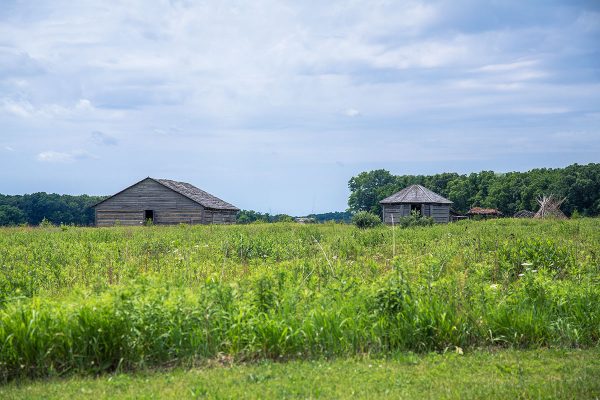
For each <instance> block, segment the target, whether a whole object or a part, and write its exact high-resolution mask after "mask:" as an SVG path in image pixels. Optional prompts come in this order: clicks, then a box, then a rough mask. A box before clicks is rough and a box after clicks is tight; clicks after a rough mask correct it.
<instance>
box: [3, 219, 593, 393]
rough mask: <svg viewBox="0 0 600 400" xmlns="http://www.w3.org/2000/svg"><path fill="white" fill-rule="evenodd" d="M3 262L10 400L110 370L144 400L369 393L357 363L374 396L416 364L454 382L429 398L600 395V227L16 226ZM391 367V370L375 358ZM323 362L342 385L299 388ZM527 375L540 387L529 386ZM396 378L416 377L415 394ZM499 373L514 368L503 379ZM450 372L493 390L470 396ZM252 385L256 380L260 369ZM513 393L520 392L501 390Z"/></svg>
mask: <svg viewBox="0 0 600 400" xmlns="http://www.w3.org/2000/svg"><path fill="white" fill-rule="evenodd" d="M0 268H1V269H0V382H3V383H2V385H4V386H3V387H2V388H1V389H0V394H2V393H4V394H5V395H6V397H17V398H18V397H28V396H27V393H29V394H30V395H31V396H33V397H35V396H36V395H35V393H38V392H39V393H42V390H48V391H49V392H47V393H48V394H49V396H50V394H51V393H52V390H56V391H57V392H56V394H57V396H58V394H60V393H62V391H63V390H64V391H66V392H65V393H67V392H68V391H69V390H74V391H78V390H80V388H87V389H85V390H88V389H89V390H91V391H92V392H91V393H92V395H91V396H92V397H93V396H94V395H93V393H96V392H98V391H100V392H102V390H109V389H110V388H111V387H112V386H111V385H113V383H110V382H112V381H110V379H111V377H112V378H114V379H116V380H122V381H124V382H127V384H123V385H124V386H123V387H124V389H123V390H124V392H123V393H122V394H123V396H125V397H127V396H130V397H144V396H146V394H144V393H146V392H143V391H142V392H139V393H137V394H138V395H139V396H138V395H136V392H131V391H130V390H134V388H135V390H143V388H142V387H141V386H144V385H145V387H146V389H148V388H152V387H154V389H155V392H154V393H160V392H161V390H163V389H164V390H167V388H163V389H161V385H166V383H161V382H163V381H164V380H165V379H167V378H166V376H170V377H171V378H169V379H175V380H178V382H180V383H181V385H182V388H185V393H187V395H188V396H191V397H193V396H195V394H194V393H196V392H194V391H193V390H195V389H194V387H195V386H194V385H196V383H197V386H198V387H199V388H200V389H198V390H199V392H198V393H204V394H205V395H211V396H212V395H215V393H217V392H218V393H220V394H219V395H218V396H217V397H225V398H227V397H236V393H237V392H236V390H241V389H240V388H237V389H236V387H237V386H236V387H233V386H232V387H230V389H227V388H228V387H229V386H227V384H224V385H223V386H222V387H220V389H219V390H220V392H219V391H217V392H215V390H217V389H214V388H212V386H211V385H212V384H211V383H210V382H211V379H209V378H210V377H211V376H212V375H214V377H213V378H215V379H217V376H219V377H220V378H219V379H223V380H224V382H227V380H228V379H230V380H235V379H236V378H235V377H236V376H242V377H248V376H255V377H256V379H259V380H260V379H262V378H260V377H261V376H267V375H268V376H274V377H279V378H277V379H275V378H274V379H267V378H265V382H266V383H265V384H266V385H267V386H265V388H267V389H268V388H269V387H270V388H271V389H269V390H273V392H260V391H259V392H252V391H249V392H246V393H247V394H248V395H249V396H250V397H252V396H254V397H265V396H267V397H268V396H271V395H272V396H277V397H286V396H287V397H320V396H325V397H347V396H351V395H356V396H358V397H361V396H363V397H366V396H367V395H368V393H369V391H365V392H364V393H363V392H355V393H354V394H352V393H350V392H347V391H345V390H346V389H348V390H350V389H349V388H350V386H351V385H350V386H349V383H350V382H346V383H344V382H345V380H347V379H349V378H348V377H350V376H353V375H352V374H353V373H352V371H354V370H356V369H358V370H362V369H364V374H363V375H365V376H363V375H361V376H363V378H361V379H367V377H368V376H369V374H370V373H371V372H370V371H373V375H372V377H373V379H372V380H371V381H369V382H371V383H369V382H366V381H365V383H364V386H361V387H362V389H361V390H364V389H368V388H369V384H373V382H379V383H378V384H377V385H375V386H377V388H378V389H377V390H385V386H389V390H390V392H389V393H388V394H390V396H396V397H398V396H401V395H405V396H409V397H410V394H411V393H412V392H411V390H417V389H419V388H420V387H421V386H419V385H424V384H425V383H424V382H425V381H423V380H422V378H419V377H417V375H415V376H413V375H411V374H415V371H418V370H419V371H420V370H423V371H425V372H421V373H420V375H419V376H428V375H427V374H434V375H435V374H439V376H440V378H439V379H441V380H440V381H439V382H438V383H437V386H436V387H437V389H436V387H434V386H435V385H434V384H433V383H432V384H431V385H434V386H431V385H430V389H431V390H433V391H431V392H423V393H430V395H431V397H444V396H446V397H468V396H469V394H468V393H471V396H475V397H478V396H479V395H481V396H488V395H489V396H491V397H494V396H499V397H503V396H502V395H503V394H504V395H506V394H510V396H511V397H512V394H514V395H515V397H518V396H520V395H523V393H524V395H523V396H525V397H528V396H529V397H567V398H568V397H571V395H573V396H574V397H581V396H575V394H577V393H579V394H581V395H582V396H583V397H594V396H596V397H597V396H598V395H599V394H598V391H599V388H598V385H597V383H594V382H595V381H596V379H594V378H593V377H594V376H598V375H600V369H599V366H598V362H597V361H595V360H597V359H598V357H597V356H598V344H599V341H600V220H598V219H576V220H568V221H540V220H514V219H499V220H490V221H481V222H473V221H464V222H460V223H454V224H448V225H438V226H433V227H416V228H407V229H398V228H396V229H392V228H391V227H386V226H381V227H378V228H373V229H365V230H360V229H357V228H356V227H354V226H349V225H341V224H322V225H299V224H293V223H277V224H252V225H243V226H240V225H238V226H215V225H212V226H187V225H181V226H172V227H159V226H150V227H135V228H127V227H114V228H76V227H66V226H63V227H45V228H2V229H0ZM410 359H414V360H416V361H415V362H416V363H417V364H418V365H419V368H416V367H414V366H411V365H413V364H411V362H409V361H410ZM503 359H504V360H505V361H506V360H508V361H507V362H505V363H504V364H503V363H502V362H500V364H501V365H505V364H506V365H509V367H506V368H508V369H509V370H510V371H512V372H511V373H509V374H508V375H506V376H505V375H503V373H502V371H503V370H502V368H504V367H497V366H496V364H497V363H496V361H497V360H503ZM520 359H522V360H523V361H522V363H521V362H520V361H518V362H517V361H516V360H520ZM407 360H409V361H407ZM540 360H541V361H540ZM442 362H443V364H444V365H446V366H447V368H446V369H444V368H442V367H439V365H438V364H440V363H442ZM378 363H380V364H381V365H383V366H384V367H382V368H381V369H380V370H379V369H377V368H375V367H373V368H371V367H369V366H370V365H380V364H378ZM515 363H516V364H515ZM535 363H538V364H540V368H539V369H538V368H533V367H532V365H535ZM581 363H583V364H581ZM517 364H518V365H521V367H519V366H517V367H515V366H514V365H517ZM580 364H581V365H580ZM316 365H326V366H327V367H328V368H330V369H331V370H332V371H333V372H331V374H332V378H331V380H328V382H329V383H331V382H333V383H335V385H337V386H335V385H334V386H335V387H331V386H327V385H328V383H326V382H323V385H322V386H320V387H322V390H323V392H318V390H319V389H318V387H316V386H314V385H313V386H311V385H304V382H303V381H302V380H301V379H299V380H297V381H295V382H296V383H295V385H304V386H303V389H302V390H300V388H299V387H296V389H297V390H300V391H299V392H298V391H297V390H296V389H294V388H293V385H294V382H291V381H289V382H283V381H282V378H281V376H282V375H281V374H292V375H293V374H294V373H298V372H297V371H305V372H303V373H304V374H306V376H314V377H315V379H316V377H317V376H319V374H323V373H325V374H330V372H324V371H323V370H319V368H320V367H319V368H317V367H316ZM561 366H563V367H564V368H563V367H561ZM566 366H570V367H568V368H567V367H566ZM436 368H437V369H436ZM486 368H487V369H486ZM515 368H516V369H515ZM519 368H522V369H523V371H525V372H524V374H522V375H520V376H521V377H522V380H521V381H520V382H521V384H522V385H525V386H521V389H523V390H525V391H524V392H518V389H519V386H518V385H517V386H515V384H514V382H513V380H514V379H516V380H517V381H518V379H520V378H519V372H518V371H519ZM552 368H555V369H552ZM565 368H566V369H565ZM286 369H287V370H288V372H285V371H286ZM546 369H548V370H547V371H546ZM271 370H273V371H275V372H269V371H271ZM318 371H321V372H318ZM377 371H379V372H377ZM384 371H388V372H389V371H396V374H397V375H398V377H399V378H398V379H401V378H402V377H404V378H406V379H407V380H406V382H404V381H403V382H404V383H403V384H402V385H404V386H402V385H400V388H401V389H402V390H400V389H398V388H397V387H396V386H394V384H393V382H396V381H394V380H393V379H392V377H390V375H389V374H387V373H384ZM411 371H412V372H411ZM436 371H437V372H436ZM485 371H488V372H489V373H491V372H490V371H492V372H494V374H496V375H498V373H499V372H498V371H500V373H499V375H498V376H499V377H500V378H498V379H500V380H499V381H498V382H499V383H497V385H496V386H494V384H493V382H495V381H494V379H495V378H494V379H492V378H490V376H492V375H493V376H496V375H494V374H492V375H488V378H485V376H486V375H485ZM515 371H517V372H515ZM527 371H529V372H530V373H529V375H528V372H527ZM544 371H545V372H544ZM556 371H559V372H560V373H559V372H556ZM513 372H514V374H513ZM211 374H212V375H211ZM278 374H279V375H278ZM378 374H379V375H378ZM381 374H383V375H381ZM386 374H387V375H386ZM423 374H425V375H423ZM470 374H471V375H470ZM553 374H554V375H553ZM453 375H454V378H452V377H453ZM552 376H554V377H558V378H556V379H554V378H552ZM149 377H150V378H149ZM172 377H175V378H172ZM198 377H200V378H198ZM444 377H446V378H447V379H454V380H455V382H456V384H457V385H458V384H459V383H460V385H462V384H467V383H468V382H472V384H473V385H477V382H480V381H481V382H483V380H484V379H488V380H489V383H488V384H486V385H487V386H486V385H484V386H481V385H480V386H477V387H478V388H479V389H480V391H474V392H460V391H457V390H458V389H459V387H458V386H457V387H454V386H452V385H451V386H444V383H443V382H445V381H444V380H443V379H445V378H444ZM49 378H50V381H48V380H47V379H49ZM404 378H402V379H404ZM504 378H506V379H504ZM508 378H510V379H508ZM559 378H560V379H559ZM32 379H33V380H32ZM244 379H246V378H244ZM247 379H250V381H248V382H249V383H248V388H250V389H251V388H252V387H253V386H252V382H251V381H252V379H254V378H247ZM390 379H391V380H390ZM402 379H401V380H402ZM436 379H437V378H436ZM490 379H491V380H490ZM511 379H513V380H511ZM552 379H554V381H553V380H552ZM140 380H145V381H148V380H150V381H151V383H149V384H144V385H139V384H138V385H136V382H138V381H140ZM353 381H354V382H359V381H360V379H358V378H357V379H354V380H353ZM392 381H393V382H392ZM517 381H515V382H517ZM140 382H141V381H140ZM194 382H195V383H194ZM277 382H279V383H277ZM336 382H337V383H336ZM411 382H412V383H411ZM461 382H462V383H461ZM481 382H480V384H482V383H481ZM544 382H547V383H548V382H550V383H551V382H554V383H553V384H550V383H548V384H547V385H545V384H544ZM557 382H558V383H560V382H563V383H564V385H562V384H558V383H557ZM569 382H570V383H569ZM192 383H193V384H192ZM411 384H414V385H413V386H410V385H411ZM127 385H131V387H130V388H129V389H128V387H129V386H127ZM152 385H156V386H152ZM269 385H275V386H273V387H271V386H269ZM277 385H279V386H277ZM282 385H283V386H282ZM286 385H287V386H286ZM290 385H291V386H290ZM382 385H383V386H382ZM406 385H408V386H406ZM527 385H531V386H527ZM536 385H537V386H536ZM561 385H562V386H561ZM569 385H571V386H569ZM188 386H189V387H188ZM234 386H235V385H234ZM375 386H373V388H375ZM102 388H104V389H102ZM310 388H314V390H317V392H310V390H309V389H310ZM394 388H396V389H394ZM486 388H487V389H486ZM502 388H505V389H506V390H509V391H505V392H502V391H500V392H496V391H494V390H501V389H502ZM528 388H529V389H528ZM535 388H539V390H538V389H535ZM574 388H575V389H577V388H578V389H577V390H580V391H581V390H583V391H584V392H577V391H576V390H575V389H574ZM250 389H248V390H250ZM267 389H265V390H267ZM438 389H439V390H441V392H436V391H435V390H438ZM479 389H478V390H479ZM27 390H28V391H27ZM36 390H38V392H36ZM128 390H129V391H128ZM244 390H245V389H244ZM278 390H279V391H278ZM294 390H296V391H294ZM311 390H312V389H311ZM340 390H341V391H340ZM372 390H375V389H372ZM528 390H533V391H528ZM94 391H96V392H94ZM74 393H75V392H74ZM82 393H83V392H82ZM102 393H104V394H105V395H107V396H119V393H118V392H110V390H109V392H102ZM111 393H112V394H111ZM151 393H152V392H147V395H148V396H150V397H151ZM252 393H254V394H253V395H252ZM261 393H262V394H261ZM361 393H363V394H362V395H361ZM378 393H379V392H378ZM444 393H445V394H444ZM519 393H521V394H519ZM536 393H537V394H536ZM382 394H385V393H383V392H382ZM251 395H252V396H251ZM168 396H169V394H168V393H166V392H165V394H164V396H161V397H168ZM50 397H51V396H50Z"/></svg>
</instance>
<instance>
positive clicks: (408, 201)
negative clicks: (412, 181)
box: [379, 185, 452, 224]
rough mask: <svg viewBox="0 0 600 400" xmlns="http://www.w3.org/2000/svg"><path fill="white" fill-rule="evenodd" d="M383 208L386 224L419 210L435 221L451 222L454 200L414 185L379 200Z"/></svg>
mask: <svg viewBox="0 0 600 400" xmlns="http://www.w3.org/2000/svg"><path fill="white" fill-rule="evenodd" d="M379 203H380V204H381V206H382V208H383V222H384V223H386V224H391V223H392V218H393V220H394V221H398V219H399V218H402V217H406V216H408V215H410V212H411V211H413V210H414V211H418V212H419V213H420V214H421V215H422V216H424V217H431V218H433V220H434V221H435V222H438V223H447V222H450V206H451V205H452V202H451V201H450V200H448V199H446V198H444V197H442V196H440V195H439V194H437V193H434V192H432V191H431V190H429V189H427V188H426V187H423V186H421V185H412V186H409V187H407V188H404V189H402V190H401V191H399V192H398V193H395V194H393V195H391V196H390V197H387V198H385V199H383V200H381V201H380V202H379Z"/></svg>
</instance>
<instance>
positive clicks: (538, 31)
mask: <svg viewBox="0 0 600 400" xmlns="http://www.w3.org/2000/svg"><path fill="white" fill-rule="evenodd" d="M1 3H2V6H1V7H0V193H4V194H24V193H33V192H40V191H45V192H50V193H64V194H83V193H86V194H96V195H106V194H113V193H116V192H118V191H120V190H121V189H123V188H125V187H126V186H129V185H131V184H133V183H135V182H137V181H139V180H141V179H143V178H145V177H147V176H151V177H155V178H167V179H174V180H180V181H186V182H189V183H192V184H194V185H196V186H198V187H200V188H201V189H203V190H206V191H208V192H210V193H212V194H214V195H216V196H217V197H220V198H222V199H224V200H226V201H228V202H230V203H232V204H234V205H236V206H237V207H239V208H242V209H253V210H257V211H261V212H269V213H273V214H274V213H287V214H291V215H306V214H309V213H313V212H327V211H343V210H345V209H346V208H347V199H348V195H349V191H348V185H347V184H348V180H349V179H350V178H351V177H352V176H355V175H357V174H358V173H360V172H362V171H369V170H373V169H379V168H383V169H386V170H388V171H390V172H392V173H393V174H397V175H402V174H432V173H439V172H459V173H470V172H477V171H481V170H494V171H497V172H508V171H525V170H528V169H531V168H539V167H564V166H566V165H569V164H572V163H579V164H586V163H590V162H600V2H599V1H551V0H548V1H535V0H532V1H522V0H520V1H510V0H508V1H504V0H503V1H479V0H477V1H475V0H473V1H465V0H448V1H377V0H370V1H361V0H349V1H312V0H307V1H276V0H272V1H271V0H253V1H227V0H223V1H219V0H215V1H210V0H207V1H191V0H189V1H187V0H171V1H167V0H163V1H160V0H158V1H144V0H132V1H122V2H107V1H89V0H81V1H76V2H74V1H70V0H69V1H64V0H36V1H17V0H1Z"/></svg>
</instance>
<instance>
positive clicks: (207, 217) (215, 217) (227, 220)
mask: <svg viewBox="0 0 600 400" xmlns="http://www.w3.org/2000/svg"><path fill="white" fill-rule="evenodd" d="M236 215H237V212H236V211H229V210H210V209H206V210H204V217H203V220H202V223H203V224H235V217H236Z"/></svg>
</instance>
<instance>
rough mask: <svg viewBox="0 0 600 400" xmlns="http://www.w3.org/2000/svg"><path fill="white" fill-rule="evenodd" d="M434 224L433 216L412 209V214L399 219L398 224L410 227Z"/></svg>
mask: <svg viewBox="0 0 600 400" xmlns="http://www.w3.org/2000/svg"><path fill="white" fill-rule="evenodd" d="M433 224H434V221H433V218H431V217H423V216H422V215H421V213H419V212H418V211H411V212H410V215H408V216H406V217H402V218H399V219H398V222H396V225H398V226H400V227H402V228H410V227H412V226H431V225H433Z"/></svg>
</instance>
